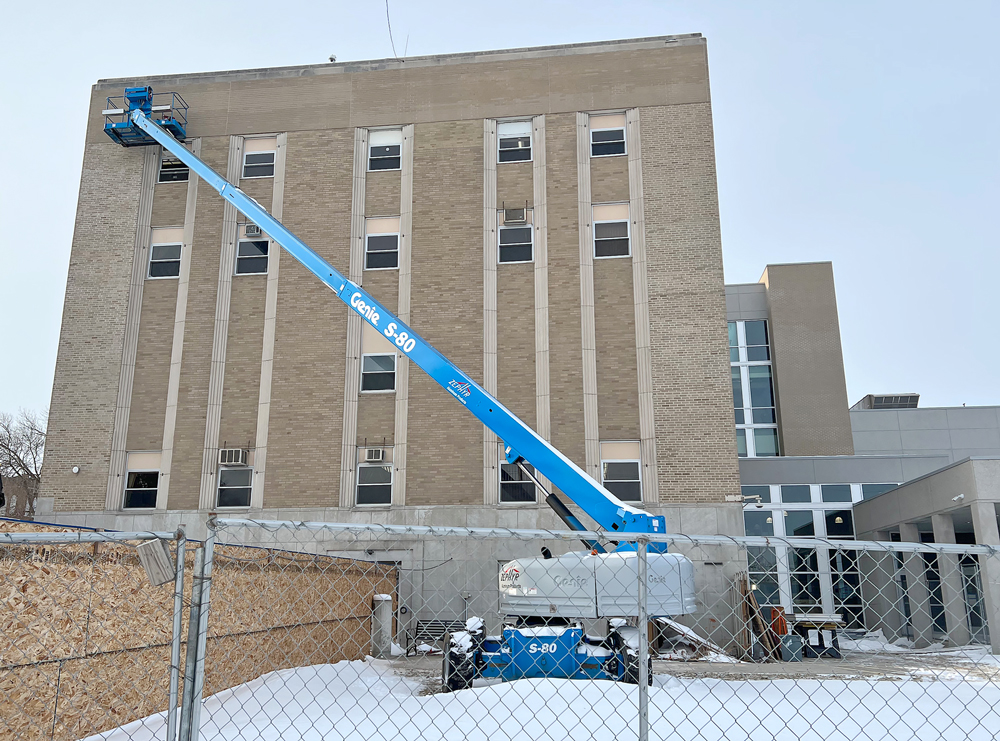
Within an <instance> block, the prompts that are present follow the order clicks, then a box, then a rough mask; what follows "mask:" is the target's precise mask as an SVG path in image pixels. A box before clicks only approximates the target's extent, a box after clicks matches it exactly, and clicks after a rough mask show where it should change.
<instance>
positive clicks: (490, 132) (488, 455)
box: [483, 118, 500, 505]
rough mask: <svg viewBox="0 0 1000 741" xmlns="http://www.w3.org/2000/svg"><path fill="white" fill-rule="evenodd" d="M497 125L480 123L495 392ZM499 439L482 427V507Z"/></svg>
mask: <svg viewBox="0 0 1000 741" xmlns="http://www.w3.org/2000/svg"><path fill="white" fill-rule="evenodd" d="M496 153H497V122H496V120H494V119H492V118H487V119H484V120H483V388H485V389H486V390H487V391H489V392H490V393H491V394H493V395H494V396H496V393H497V372H498V371H497V249H498V248H497V154H496ZM499 464H500V446H499V439H498V438H497V435H496V433H495V432H493V430H491V429H490V428H488V427H486V426H485V425H483V504H486V505H494V504H499V502H500V476H499V475H498V473H497V470H498V466H499Z"/></svg>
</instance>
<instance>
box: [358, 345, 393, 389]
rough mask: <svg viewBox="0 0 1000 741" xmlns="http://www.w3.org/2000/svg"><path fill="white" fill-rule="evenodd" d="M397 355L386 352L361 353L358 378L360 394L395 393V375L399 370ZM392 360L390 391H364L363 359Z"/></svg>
mask: <svg viewBox="0 0 1000 741" xmlns="http://www.w3.org/2000/svg"><path fill="white" fill-rule="evenodd" d="M398 355H399V353H394V352H393V353H388V352H364V353H361V374H360V375H361V378H360V386H361V388H360V391H359V393H362V394H394V393H396V373H397V371H398V370H399V360H398V357H397V356H398ZM372 357H378V358H392V388H391V389H366V388H365V358H372ZM369 372H370V373H379V374H383V373H388V371H369Z"/></svg>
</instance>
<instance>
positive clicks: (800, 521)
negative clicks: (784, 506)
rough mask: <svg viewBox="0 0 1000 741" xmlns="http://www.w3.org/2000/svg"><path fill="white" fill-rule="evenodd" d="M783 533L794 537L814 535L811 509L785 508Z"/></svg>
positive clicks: (814, 529)
mask: <svg viewBox="0 0 1000 741" xmlns="http://www.w3.org/2000/svg"><path fill="white" fill-rule="evenodd" d="M785 535H787V536H789V537H795V538H811V537H813V536H814V535H816V527H815V526H814V525H813V513H812V510H786V511H785Z"/></svg>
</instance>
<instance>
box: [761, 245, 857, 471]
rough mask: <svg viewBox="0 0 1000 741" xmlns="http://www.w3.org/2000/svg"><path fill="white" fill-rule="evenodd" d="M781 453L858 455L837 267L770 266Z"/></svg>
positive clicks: (768, 283) (767, 281)
mask: <svg viewBox="0 0 1000 741" xmlns="http://www.w3.org/2000/svg"><path fill="white" fill-rule="evenodd" d="M761 282H762V283H764V284H765V285H766V286H767V302H768V313H769V315H770V318H771V321H770V323H769V329H770V340H771V352H772V358H771V362H772V365H773V368H774V378H775V382H774V385H775V391H776V395H777V400H778V434H779V435H780V436H781V453H782V455H854V438H853V436H852V434H851V418H850V412H849V411H848V401H847V381H846V379H845V377H844V353H843V349H842V348H841V346H840V320H839V319H838V317H837V292H836V289H835V287H834V283H833V265H832V264H831V263H829V262H814V263H805V264H800V265H768V266H767V270H765V271H764V275H763V277H762V278H761Z"/></svg>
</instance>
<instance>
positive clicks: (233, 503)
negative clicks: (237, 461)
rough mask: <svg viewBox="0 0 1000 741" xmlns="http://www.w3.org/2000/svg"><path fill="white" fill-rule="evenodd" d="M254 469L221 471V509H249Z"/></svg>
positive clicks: (226, 469)
mask: <svg viewBox="0 0 1000 741" xmlns="http://www.w3.org/2000/svg"><path fill="white" fill-rule="evenodd" d="M252 486H253V469H252V468H220V469H219V503H218V506H219V507H249V506H250V488H251V487H252Z"/></svg>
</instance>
